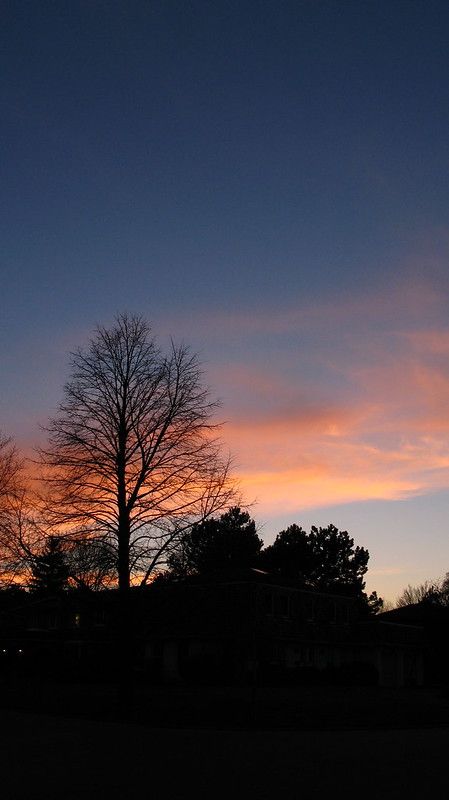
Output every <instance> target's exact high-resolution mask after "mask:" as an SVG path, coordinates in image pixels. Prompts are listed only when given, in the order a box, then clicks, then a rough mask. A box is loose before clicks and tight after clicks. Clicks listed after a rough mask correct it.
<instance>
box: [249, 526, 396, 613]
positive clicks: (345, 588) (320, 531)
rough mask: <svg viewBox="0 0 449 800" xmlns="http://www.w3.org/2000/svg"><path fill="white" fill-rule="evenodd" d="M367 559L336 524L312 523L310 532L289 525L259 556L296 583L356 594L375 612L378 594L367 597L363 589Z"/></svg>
mask: <svg viewBox="0 0 449 800" xmlns="http://www.w3.org/2000/svg"><path fill="white" fill-rule="evenodd" d="M368 560H369V552H368V550H366V549H365V548H364V547H358V546H357V547H355V546H354V539H352V538H351V537H350V536H349V534H348V532H347V531H340V530H338V528H336V527H335V525H328V526H327V527H325V528H317V527H315V526H313V527H312V528H311V531H310V533H307V532H306V531H304V530H303V529H302V528H301V527H299V526H298V525H290V527H289V528H287V529H286V530H284V531H281V532H280V533H279V534H278V535H277V537H276V539H275V541H274V542H273V544H272V545H270V546H269V547H267V548H266V549H265V550H264V551H262V553H261V557H260V563H261V564H262V565H263V566H264V567H265V568H266V569H268V570H271V571H273V572H277V573H278V574H280V575H282V576H284V577H286V578H289V579H290V580H294V581H295V582H297V583H298V585H302V586H304V587H309V588H313V589H315V590H317V591H321V592H331V593H335V594H346V595H349V596H353V597H358V598H359V599H361V600H362V601H363V604H364V605H365V606H366V607H367V608H368V609H369V610H371V611H372V612H374V613H377V611H379V610H380V608H381V606H382V600H381V598H378V597H377V595H376V593H373V594H372V595H370V597H369V598H368V597H367V596H366V594H365V593H364V589H365V581H364V575H365V573H366V571H367V569H368Z"/></svg>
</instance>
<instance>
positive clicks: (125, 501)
mask: <svg viewBox="0 0 449 800" xmlns="http://www.w3.org/2000/svg"><path fill="white" fill-rule="evenodd" d="M71 367H72V375H71V379H70V380H69V382H68V383H67V384H66V386H65V389H64V399H63V401H62V403H61V405H60V407H59V413H58V414H57V416H56V417H55V418H54V419H52V420H51V421H50V423H49V425H48V428H47V431H48V446H47V448H46V449H43V450H42V451H41V462H42V465H43V467H44V477H45V479H46V481H47V487H48V497H47V509H46V510H47V514H48V517H49V519H50V521H51V524H52V525H53V526H55V529H56V530H58V526H61V527H60V528H59V530H60V531H61V532H62V531H64V532H68V533H69V534H70V536H72V538H73V537H77V538H83V537H84V538H85V537H87V538H88V537H92V536H94V537H95V538H96V539H97V540H102V541H104V542H106V543H107V545H108V547H109V548H110V549H111V550H112V551H113V552H114V553H115V555H116V565H117V575H118V584H119V588H120V589H121V590H122V591H126V590H127V589H128V588H129V586H130V581H131V577H132V576H137V577H138V578H139V580H140V582H141V583H142V584H145V583H146V582H147V581H148V580H149V578H150V576H151V574H152V573H153V571H154V569H155V567H156V566H157V565H158V564H160V563H163V562H164V560H166V558H167V557H168V555H169V554H170V550H171V548H172V547H173V546H174V544H175V543H176V541H177V540H178V539H179V538H180V536H181V535H182V534H183V532H184V531H186V530H187V529H189V528H190V527H191V526H192V524H194V523H195V522H198V521H201V520H204V519H207V518H208V517H210V516H211V515H212V514H214V513H216V512H217V511H219V510H221V509H223V508H225V507H226V506H229V503H230V500H232V497H233V496H234V490H233V487H232V485H231V483H230V480H229V461H228V460H227V459H226V458H223V457H222V455H221V445H220V441H219V439H218V438H217V433H218V430H217V424H216V423H214V421H213V415H214V412H215V410H216V408H217V403H216V402H214V401H212V400H211V399H210V396H209V392H208V390H207V389H206V388H205V387H204V386H203V383H202V372H201V369H200V367H199V364H198V360H197V357H196V356H195V355H192V354H191V353H190V352H189V350H188V348H186V347H185V346H176V345H175V344H173V342H172V345H171V349H170V352H169V353H168V355H163V354H162V352H161V351H160V349H159V348H158V347H157V346H156V342H155V339H154V337H153V336H152V335H151V331H150V327H149V325H148V324H147V322H146V321H145V320H144V319H142V317H137V316H129V315H127V314H122V315H120V316H118V317H117V318H116V320H115V324H114V326H113V327H112V328H111V329H106V328H103V327H99V328H97V330H96V334H95V336H94V337H93V338H92V339H91V341H90V345H89V347H88V349H87V350H78V351H77V352H75V353H74V354H72V362H71Z"/></svg>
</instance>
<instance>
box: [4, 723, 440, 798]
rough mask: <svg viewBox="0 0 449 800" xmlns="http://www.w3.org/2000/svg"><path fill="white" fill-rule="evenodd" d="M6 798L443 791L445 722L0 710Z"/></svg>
mask: <svg viewBox="0 0 449 800" xmlns="http://www.w3.org/2000/svg"><path fill="white" fill-rule="evenodd" d="M0 718H1V731H2V733H1V738H2V742H1V745H2V746H1V758H2V761H3V765H2V798H4V800H30V799H31V800H39V798H41V797H42V798H45V800H56V799H58V800H59V799H60V798H65V799H66V800H91V798H92V800H93V798H95V800H97V798H102V797H104V798H107V800H119V799H120V800H134V798H136V799H137V798H139V800H143V799H144V798H157V799H159V798H167V800H183V799H184V798H188V797H194V798H196V800H199V799H200V798H211V800H221V798H223V799H224V798H226V800H229V798H232V797H233V796H237V797H243V798H245V800H252V798H254V799H255V800H256V798H257V800H265V798H267V800H268V798H270V800H271V798H284V797H286V798H314V799H315V798H318V799H319V798H326V800H327V798H329V797H332V796H336V795H337V791H338V794H339V795H340V796H343V797H360V798H363V800H365V799H366V798H379V800H381V799H382V800H393V799H396V798H397V799H398V800H399V799H400V800H402V798H407V800H409V799H410V798H415V797H416V798H420V799H421V798H422V797H424V796H427V795H429V794H430V796H432V795H433V793H434V792H438V794H439V795H440V796H442V797H445V796H446V792H445V787H446V784H447V753H448V752H449V729H448V728H439V729H435V728H431V729H422V730H416V729H409V730H390V731H383V730H375V731H369V730H364V731H360V730H359V731H349V730H346V731H340V732H337V731H326V732H323V731H311V732H310V731H309V732H307V731H266V730H257V731H250V730H239V731H230V730H191V729H183V730H171V729H168V728H165V729H154V728H149V727H145V726H142V725H137V724H132V725H130V724H122V723H113V722H104V721H95V720H85V719H73V718H67V717H60V716H46V715H37V714H30V713H23V712H17V711H10V710H7V711H2V712H0Z"/></svg>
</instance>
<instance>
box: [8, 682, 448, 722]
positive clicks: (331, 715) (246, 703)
mask: <svg viewBox="0 0 449 800" xmlns="http://www.w3.org/2000/svg"><path fill="white" fill-rule="evenodd" d="M0 708H5V709H6V708H7V709H10V710H15V711H26V712H34V713H38V714H56V715H62V716H66V717H82V718H85V719H97V720H101V721H105V722H113V721H117V719H120V720H122V721H127V722H133V723H139V724H141V725H144V726H145V725H150V726H151V727H154V728H211V729H214V728H215V729H232V730H241V729H247V728H250V729H269V730H348V729H349V730H353V729H355V728H358V729H370V730H373V729H382V730H385V729H387V730H388V729H394V728H420V727H427V728H429V727H437V726H448V727H449V687H447V686H441V687H429V688H423V687H419V688H409V689H397V688H394V689H393V688H392V689H387V688H381V687H375V686H372V687H368V686H365V687H363V686H339V687H337V686H289V687H286V686H284V687H282V686H271V687H270V686H258V687H249V686H192V685H190V686H189V685H185V684H174V685H149V684H148V683H144V682H140V683H139V682H136V683H135V685H134V686H133V687H132V691H130V692H129V693H128V692H127V693H126V695H125V697H124V698H122V702H121V703H119V702H118V693H117V685H116V684H115V683H108V684H98V683H65V682H60V683H58V682H55V681H53V682H50V681H47V682H46V681H45V680H44V679H43V678H41V679H34V680H30V679H28V680H23V679H21V680H18V681H9V682H4V683H0Z"/></svg>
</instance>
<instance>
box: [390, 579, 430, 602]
mask: <svg viewBox="0 0 449 800" xmlns="http://www.w3.org/2000/svg"><path fill="white" fill-rule="evenodd" d="M439 594H440V581H439V580H437V581H424V583H420V584H419V585H418V586H411V584H410V583H409V584H408V586H406V588H405V589H404V590H403V591H402V592H401V594H400V595H399V597H398V598H397V600H396V608H402V607H403V606H410V605H414V604H415V603H423V602H425V601H429V602H432V601H435V600H436V599H437V598H438V596H439Z"/></svg>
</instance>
